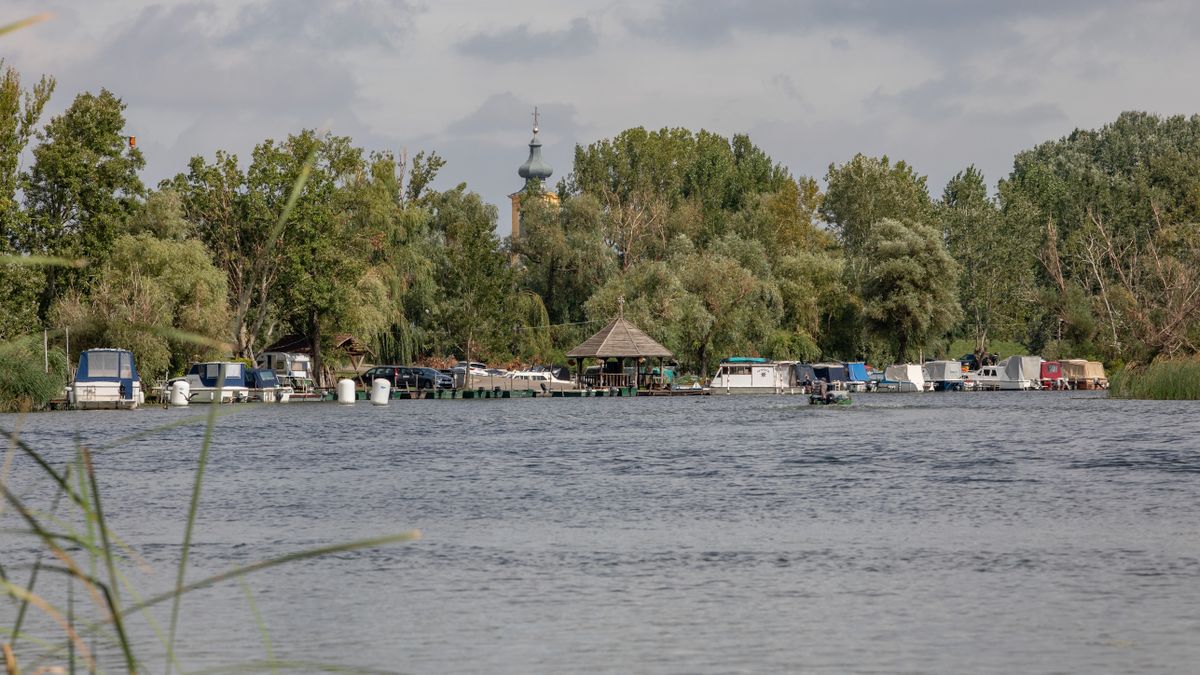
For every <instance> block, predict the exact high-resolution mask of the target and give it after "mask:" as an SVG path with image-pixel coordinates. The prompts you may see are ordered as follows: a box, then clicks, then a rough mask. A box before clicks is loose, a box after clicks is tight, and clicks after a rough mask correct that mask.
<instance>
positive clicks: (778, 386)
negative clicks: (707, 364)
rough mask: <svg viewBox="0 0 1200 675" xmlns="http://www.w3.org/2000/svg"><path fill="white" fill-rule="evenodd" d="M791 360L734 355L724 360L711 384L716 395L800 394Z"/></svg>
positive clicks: (711, 389) (710, 386)
mask: <svg viewBox="0 0 1200 675" xmlns="http://www.w3.org/2000/svg"><path fill="white" fill-rule="evenodd" d="M794 365H795V364H793V363H792V362H790V361H771V360H769V359H763V358H757V357H750V356H734V357H730V358H728V359H725V360H724V361H722V362H721V365H720V366H718V368H717V374H716V375H714V376H713V379H712V382H711V383H709V390H710V392H711V393H713V394H797V393H800V389H801V387H800V385H799V384H797V382H796V378H795V375H796V370H795V368H794V367H793V366H794Z"/></svg>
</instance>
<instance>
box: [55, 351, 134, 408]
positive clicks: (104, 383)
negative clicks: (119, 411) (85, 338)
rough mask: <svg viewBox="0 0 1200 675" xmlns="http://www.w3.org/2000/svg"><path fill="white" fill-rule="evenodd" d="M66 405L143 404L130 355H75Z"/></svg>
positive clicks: (88, 353)
mask: <svg viewBox="0 0 1200 675" xmlns="http://www.w3.org/2000/svg"><path fill="white" fill-rule="evenodd" d="M68 393H69V401H68V403H69V404H70V405H71V407H73V408H79V409H83V408H136V407H138V405H139V404H141V403H143V402H145V399H144V398H143V395H142V382H141V380H140V379H139V378H138V371H137V364H135V363H134V360H133V352H130V351H128V350H126V349H89V350H87V351H85V352H83V353H81V354H80V355H79V368H77V369H76V370H75V379H74V381H72V382H71V387H70V390H69V392H68Z"/></svg>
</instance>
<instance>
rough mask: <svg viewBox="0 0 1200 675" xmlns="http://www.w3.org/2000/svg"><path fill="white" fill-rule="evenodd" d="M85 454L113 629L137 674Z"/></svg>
mask: <svg viewBox="0 0 1200 675" xmlns="http://www.w3.org/2000/svg"><path fill="white" fill-rule="evenodd" d="M80 450H81V452H82V453H83V465H84V469H85V470H86V471H87V477H88V484H89V485H91V487H92V500H93V503H94V505H95V509H96V526H97V527H98V528H99V530H100V542H101V553H102V554H103V556H104V565H105V567H107V568H108V587H107V588H106V589H105V596H106V597H107V598H108V602H109V609H110V612H111V614H112V620H113V627H114V628H116V630H117V640H118V641H119V642H120V644H121V652H122V653H123V654H124V656H125V666H126V667H127V668H128V669H129V672H130V673H135V672H137V660H136V659H134V658H133V648H132V647H130V645H129V637H128V636H127V635H126V634H125V619H124V617H123V616H121V596H120V593H119V590H120V582H119V580H118V578H117V566H116V564H115V563H114V562H113V552H112V543H111V542H109V540H108V523H107V522H105V520H104V507H103V506H102V505H101V502H100V487H99V486H98V485H97V484H96V467H95V466H94V465H93V464H92V453H90V452H88V449H87V446H83V447H82V448H80Z"/></svg>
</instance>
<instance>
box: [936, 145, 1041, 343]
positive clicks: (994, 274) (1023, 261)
mask: <svg viewBox="0 0 1200 675" xmlns="http://www.w3.org/2000/svg"><path fill="white" fill-rule="evenodd" d="M1006 206H1007V208H1005V209H1003V210H1002V209H1001V208H1000V207H999V206H998V205H997V203H996V201H995V200H993V199H991V198H990V197H989V196H988V193H987V186H986V185H985V184H984V179H983V174H981V173H980V172H979V171H978V170H976V169H975V167H974V166H971V167H968V168H967V169H966V170H965V171H961V172H959V173H958V174H956V175H955V176H954V177H953V178H951V179H950V181H949V183H947V185H946V189H945V191H944V192H943V194H942V200H941V201H940V202H939V203H938V204H937V212H938V217H939V220H940V221H941V227H942V232H943V236H944V237H945V240H946V245H947V249H948V250H949V252H950V255H951V257H953V258H954V260H955V261H956V262H958V264H959V268H960V269H961V270H962V274H961V275H960V277H959V297H960V300H961V304H962V307H963V310H964V315H965V316H964V318H965V322H964V330H965V332H966V334H967V335H968V336H970V338H971V340H972V342H974V350H975V353H977V354H982V353H984V352H986V351H987V350H988V341H989V340H990V339H991V338H993V337H995V338H1000V339H1004V340H1020V339H1022V338H1023V337H1024V329H1025V325H1026V321H1027V318H1028V316H1029V314H1030V311H1029V308H1030V306H1031V305H1033V304H1036V298H1037V290H1036V288H1035V287H1034V285H1033V280H1034V278H1035V276H1036V271H1037V269H1036V266H1037V245H1038V243H1039V237H1038V233H1037V230H1036V228H1034V227H1033V225H1034V223H1033V222H1032V220H1031V218H1030V217H1029V212H1028V210H1027V209H1022V208H1020V207H1019V205H1018V203H1016V202H1015V201H1014V200H1011V199H1010V200H1008V203H1007V205H1006Z"/></svg>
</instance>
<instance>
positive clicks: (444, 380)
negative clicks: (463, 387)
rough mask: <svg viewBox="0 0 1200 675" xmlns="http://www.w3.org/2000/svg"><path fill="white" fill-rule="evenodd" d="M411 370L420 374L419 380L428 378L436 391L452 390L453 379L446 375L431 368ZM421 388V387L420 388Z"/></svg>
mask: <svg viewBox="0 0 1200 675" xmlns="http://www.w3.org/2000/svg"><path fill="white" fill-rule="evenodd" d="M413 370H415V371H417V372H419V373H420V374H421V378H422V379H424V378H425V377H428V378H429V380H430V381H431V382H433V384H434V386H435V387H436V388H438V389H453V388H454V377H452V376H450V375H447V374H445V373H443V372H441V371H439V370H435V369H433V368H413ZM422 388H423V387H422Z"/></svg>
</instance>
